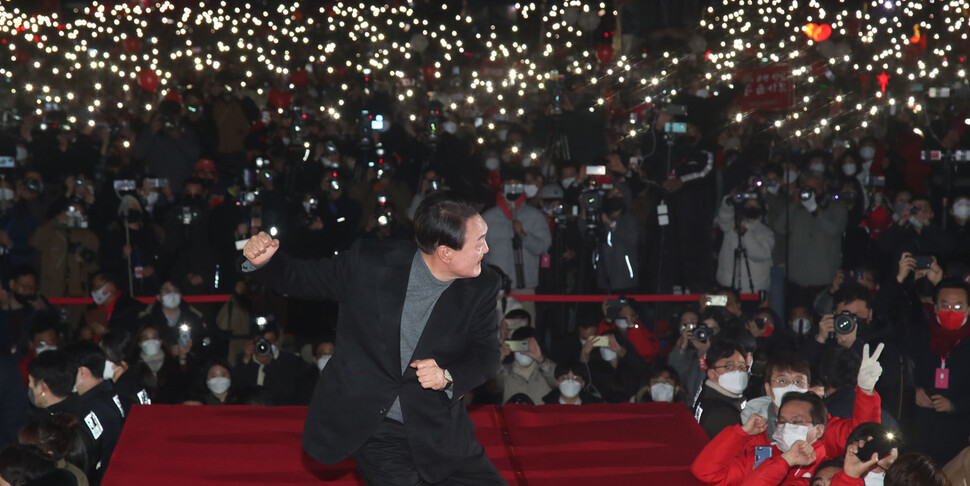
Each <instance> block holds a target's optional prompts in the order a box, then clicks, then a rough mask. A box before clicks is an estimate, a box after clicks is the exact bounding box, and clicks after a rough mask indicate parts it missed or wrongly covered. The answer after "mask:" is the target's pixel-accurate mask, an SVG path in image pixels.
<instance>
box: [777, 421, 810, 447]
mask: <svg viewBox="0 0 970 486" xmlns="http://www.w3.org/2000/svg"><path fill="white" fill-rule="evenodd" d="M771 440H773V441H774V442H775V446H777V447H778V448H779V449H781V452H788V449H791V446H792V445H793V444H794V443H795V442H798V441H800V440H804V441H806V442H807V441H808V426H807V425H794V424H778V427H775V433H774V434H773V435H772V436H771Z"/></svg>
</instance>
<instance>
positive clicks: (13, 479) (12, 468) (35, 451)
mask: <svg viewBox="0 0 970 486" xmlns="http://www.w3.org/2000/svg"><path fill="white" fill-rule="evenodd" d="M56 468H57V466H56V464H55V462H54V459H52V458H51V457H50V456H48V455H47V454H45V453H44V451H42V450H40V449H39V448H38V447H37V446H33V445H20V444H16V445H10V446H7V447H5V448H4V449H3V450H2V451H0V476H2V477H3V479H4V480H5V481H6V482H8V483H10V485H11V486H23V485H25V484H27V483H29V482H30V481H33V480H34V479H37V478H39V477H41V476H43V475H45V474H47V473H49V472H51V471H53V470H54V469H56Z"/></svg>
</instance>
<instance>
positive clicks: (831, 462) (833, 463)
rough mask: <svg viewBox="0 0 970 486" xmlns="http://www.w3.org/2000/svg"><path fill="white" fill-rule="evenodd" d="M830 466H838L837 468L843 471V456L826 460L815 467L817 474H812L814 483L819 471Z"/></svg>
mask: <svg viewBox="0 0 970 486" xmlns="http://www.w3.org/2000/svg"><path fill="white" fill-rule="evenodd" d="M830 467H834V468H836V469H838V470H840V471H841V470H842V468H843V467H845V461H844V460H843V459H842V458H841V457H837V458H835V459H831V460H828V461H825V462H823V463H822V464H820V465H819V466H818V467H817V468H816V469H815V475H814V476H812V484H815V480H816V479H818V472H819V471H821V470H822V469H828V468H830Z"/></svg>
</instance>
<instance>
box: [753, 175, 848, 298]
mask: <svg viewBox="0 0 970 486" xmlns="http://www.w3.org/2000/svg"><path fill="white" fill-rule="evenodd" d="M816 168H818V167H816ZM822 168H823V170H824V166H823V167H822ZM800 177H801V190H800V192H795V193H793V195H792V196H791V201H790V202H789V205H788V211H787V213H786V212H785V211H778V212H774V214H773V216H774V218H773V220H771V221H769V222H768V225H769V226H770V227H771V228H773V229H774V230H775V233H776V235H777V234H779V233H785V234H786V236H787V239H788V284H789V285H790V287H791V290H790V292H788V293H789V294H790V295H791V296H792V298H793V299H794V302H805V301H809V299H811V298H813V297H814V296H815V295H816V294H817V293H818V292H819V291H820V290H822V288H823V287H825V286H828V285H829V284H830V283H831V281H832V276H833V275H835V271H836V270H838V269H839V266H840V265H841V264H842V233H844V232H845V227H846V224H847V221H848V211H847V209H846V207H845V205H844V204H842V203H841V202H839V201H834V200H832V198H831V197H829V195H828V193H827V186H826V182H825V179H824V175H823V174H821V173H818V172H815V171H805V172H802V174H801V176H800Z"/></svg>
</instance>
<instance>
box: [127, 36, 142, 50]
mask: <svg viewBox="0 0 970 486" xmlns="http://www.w3.org/2000/svg"><path fill="white" fill-rule="evenodd" d="M125 50H126V51H128V52H138V51H140V50H141V39H139V38H137V37H128V38H126V39H125Z"/></svg>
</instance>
